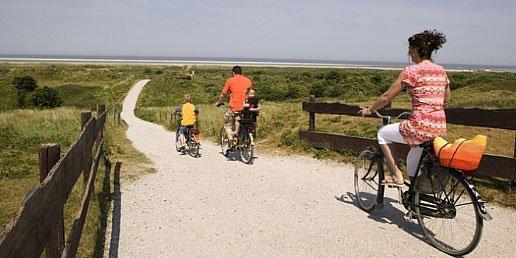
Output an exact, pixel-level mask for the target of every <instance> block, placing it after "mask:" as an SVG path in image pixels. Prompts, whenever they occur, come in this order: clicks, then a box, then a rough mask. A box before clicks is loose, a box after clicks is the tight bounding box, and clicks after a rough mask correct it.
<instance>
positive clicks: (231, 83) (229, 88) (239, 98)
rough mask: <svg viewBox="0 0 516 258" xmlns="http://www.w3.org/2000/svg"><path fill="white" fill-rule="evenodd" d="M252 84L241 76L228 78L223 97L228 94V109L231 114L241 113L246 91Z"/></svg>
mask: <svg viewBox="0 0 516 258" xmlns="http://www.w3.org/2000/svg"><path fill="white" fill-rule="evenodd" d="M252 86H253V83H252V82H251V80H249V79H248V78H247V77H245V76H243V75H240V74H239V75H235V76H233V77H231V78H229V79H228V80H227V81H226V84H224V90H222V93H223V94H224V95H226V94H228V93H230V94H231V95H230V97H229V109H231V111H233V112H238V111H241V110H242V109H243V108H244V101H245V99H246V94H245V93H246V91H247V89H249V88H251V87H252Z"/></svg>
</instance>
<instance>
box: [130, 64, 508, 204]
mask: <svg viewBox="0 0 516 258" xmlns="http://www.w3.org/2000/svg"><path fill="white" fill-rule="evenodd" d="M225 70H226V68H218V70H217V68H197V69H196V77H195V78H194V79H193V80H185V79H181V78H180V77H178V76H173V75H161V76H157V78H155V79H154V80H153V81H151V82H149V84H148V86H146V88H145V89H144V90H143V92H142V97H141V98H140V101H139V102H138V109H137V112H136V113H137V115H138V116H139V117H142V118H143V119H146V120H148V121H153V122H157V123H161V124H164V125H165V126H167V127H168V128H171V129H172V128H174V127H175V125H174V124H173V123H172V122H171V121H169V120H165V119H164V118H165V114H170V112H171V111H172V110H173V106H174V105H177V104H180V101H181V97H182V95H183V94H185V93H191V94H192V95H193V97H194V102H195V103H202V104H198V106H199V108H200V126H201V131H202V133H203V136H204V138H208V139H211V140H214V141H216V140H217V139H216V138H217V136H218V132H219V130H220V127H221V123H222V120H223V114H224V109H221V108H219V109H217V108H214V107H213V106H212V105H209V103H213V102H214V101H215V99H216V96H217V94H218V92H219V91H220V88H221V87H222V85H223V82H224V78H225V76H224V75H225V74H226V71H225ZM217 71H218V72H217ZM246 72H247V73H248V74H249V77H251V78H254V79H256V78H259V80H258V81H256V80H255V86H256V88H257V90H258V92H259V94H260V95H259V97H260V98H262V99H266V101H265V102H264V103H263V105H262V112H261V114H260V116H259V121H258V137H257V138H258V139H257V141H258V144H257V147H258V148H259V151H269V152H274V153H295V154H308V155H311V156H313V157H316V158H329V159H333V160H338V161H345V162H352V161H353V159H354V158H353V156H352V155H349V154H345V155H342V153H337V152H334V151H330V150H324V149H314V148H311V147H309V146H307V145H306V144H304V143H303V142H301V141H300V140H299V138H298V137H297V132H298V131H299V129H305V128H307V126H308V114H307V113H304V112H303V111H302V110H301V104H300V100H301V97H304V96H307V95H308V94H309V93H313V92H314V89H311V85H323V86H322V87H323V88H324V92H323V94H322V95H323V97H321V98H319V99H321V100H323V101H324V100H326V101H340V102H344V103H352V104H370V103H371V101H373V100H374V98H375V97H376V94H379V92H381V91H382V90H383V89H385V87H386V86H387V85H388V81H387V80H388V79H392V78H394V77H395V75H396V73H398V72H395V71H394V72H393V71H362V70H347V69H343V70H331V69H309V68H298V69H292V68H251V69H246ZM257 76H259V77H257ZM297 77H301V78H304V79H305V82H303V83H301V82H299V80H298V79H296V78H297ZM449 77H450V78H451V80H452V88H453V89H454V90H453V91H452V97H453V102H452V105H453V106H456V107H481V108H488V109H489V108H516V102H515V101H514V99H516V75H515V74H510V73H484V72H481V73H462V72H461V73H450V74H449ZM350 78H351V79H355V80H358V81H359V82H361V83H364V85H366V86H367V87H368V88H369V90H367V91H365V93H364V92H363V91H361V89H360V88H358V86H357V85H353V84H352V83H350V82H348V80H351V79H350ZM371 82H378V84H374V85H371ZM345 83H349V85H348V86H349V88H346V90H341V91H337V90H335V89H332V88H331V86H328V85H333V86H335V85H340V86H341V87H345V85H346V84H345ZM266 85H267V86H266ZM270 85H274V87H276V86H277V87H276V88H277V89H278V90H277V91H275V92H273V93H271V89H273V87H272V86H270ZM264 87H265V89H264ZM285 87H286V88H287V90H284V88H285ZM289 87H292V88H294V89H297V90H293V91H294V92H302V96H301V97H299V98H298V99H297V100H290V101H281V102H274V101H267V99H271V95H270V94H272V99H279V100H283V99H281V98H278V96H282V93H281V92H283V93H284V92H288V91H289V90H288V88H289ZM335 92H344V93H343V94H342V95H341V96H338V97H332V98H330V97H325V96H324V95H327V96H334V95H335V94H333V95H332V94H331V93H335ZM287 95H288V94H287ZM299 95H301V93H299ZM337 95H338V94H337ZM284 97H285V98H284V99H289V98H288V97H286V96H284ZM393 106H395V107H404V108H408V107H410V104H409V96H408V95H407V94H406V93H402V95H401V96H399V97H398V98H397V99H396V101H395V102H394V103H393ZM316 119H317V122H316V127H317V130H319V131H323V132H333V133H342V134H346V135H352V136H363V137H370V138H374V137H375V136H376V131H377V128H378V124H379V121H378V120H376V119H362V118H360V117H349V116H333V115H317V116H316ZM476 134H485V135H487V136H488V141H489V142H488V150H487V152H488V153H494V154H502V155H506V156H512V155H513V151H514V150H513V148H514V145H513V141H512V140H511V141H507V140H506V139H513V138H514V132H512V131H509V130H500V129H491V128H480V127H467V126H458V125H449V135H448V137H447V138H448V139H456V138H459V137H472V136H474V135H476ZM477 185H478V186H479V188H480V191H481V193H482V195H483V197H485V198H486V199H488V200H491V201H496V202H499V203H502V204H505V205H508V206H512V207H516V193H514V192H513V191H511V190H510V189H508V188H507V183H506V182H503V181H497V180H481V182H480V181H478V182H477ZM492 189H499V190H492Z"/></svg>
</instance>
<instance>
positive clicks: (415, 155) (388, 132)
mask: <svg viewBox="0 0 516 258" xmlns="http://www.w3.org/2000/svg"><path fill="white" fill-rule="evenodd" d="M377 137H378V144H391V143H393V142H397V143H403V144H407V142H405V139H403V136H402V135H401V133H400V123H395V124H390V125H386V126H384V127H382V128H380V130H378V134H377ZM421 154H423V148H421V147H411V148H410V151H409V153H408V155H407V170H408V174H409V176H414V175H416V171H417V165H418V164H419V159H420V158H421Z"/></svg>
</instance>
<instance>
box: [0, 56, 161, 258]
mask: <svg viewBox="0 0 516 258" xmlns="http://www.w3.org/2000/svg"><path fill="white" fill-rule="evenodd" d="M153 71H154V70H150V71H149V70H148V69H146V68H145V67H143V66H121V65H114V66H101V65H75V64H70V65H50V64H0V230H3V228H4V226H5V224H7V223H8V222H9V221H10V220H11V219H12V218H13V217H14V216H15V214H16V213H17V212H18V210H19V209H20V205H21V203H22V201H23V198H24V196H25V195H26V193H27V191H28V190H29V189H30V188H31V187H33V186H35V185H37V184H38V183H39V181H38V180H39V174H38V146H39V145H40V144H44V143H51V142H53V143H59V144H60V145H61V151H62V153H65V152H66V151H67V150H68V148H69V146H70V145H71V144H72V143H73V142H74V141H75V140H76V139H77V137H78V135H79V133H80V112H81V111H89V110H93V109H94V108H95V105H96V104H99V103H106V104H107V105H108V107H107V108H108V110H109V111H112V110H113V107H114V105H115V104H117V103H120V101H121V100H122V99H123V97H124V96H125V94H126V92H127V91H128V90H129V88H130V86H132V85H133V84H134V83H135V82H136V80H137V78H145V77H146V76H147V75H148V74H152V73H153ZM21 75H30V76H33V77H34V78H36V80H37V81H38V85H39V86H50V87H54V88H56V89H57V90H58V91H59V92H60V94H61V96H62V97H63V99H64V107H62V108H58V109H52V110H33V109H16V105H15V98H16V92H15V91H14V89H13V87H12V85H10V81H11V80H12V78H13V77H14V76H21ZM126 128H127V126H126V125H125V124H123V123H121V124H118V123H114V121H113V119H112V116H111V113H110V116H109V118H108V123H107V124H106V125H105V138H106V145H105V151H106V152H107V153H108V154H109V156H110V159H111V161H112V162H113V163H114V162H115V161H121V162H122V172H121V174H122V177H124V178H135V177H137V176H139V175H141V174H144V173H148V172H152V166H151V164H150V163H149V161H148V160H147V159H146V158H145V156H143V155H142V154H141V153H139V152H138V151H136V150H135V149H134V148H133V147H132V145H131V143H130V142H129V141H128V140H126V139H125V130H126ZM113 167H114V164H113ZM103 170H104V166H103V164H101V165H100V166H99V171H98V174H97V178H96V181H95V192H94V195H93V196H92V198H91V201H90V207H89V210H88V217H87V219H86V224H85V228H84V231H83V235H82V238H81V242H80V246H79V251H78V257H92V256H94V257H100V256H102V255H103V254H102V251H103V247H104V242H103V240H104V234H105V229H106V228H105V227H106V219H107V217H108V214H106V212H107V210H106V209H108V208H109V204H110V202H111V198H112V193H111V190H112V187H111V188H110V187H109V185H107V186H108V187H106V184H105V182H104V171H103ZM111 173H112V171H111ZM82 180H83V179H82V178H79V180H78V182H77V183H76V185H75V187H74V188H73V190H72V193H71V194H70V196H69V199H68V201H67V203H66V205H65V209H64V212H65V214H64V219H65V227H66V228H65V235H68V233H69V228H70V226H71V222H72V220H73V218H74V217H75V216H76V215H77V212H78V211H79V209H80V205H81V201H82V193H83V184H82ZM112 180H113V176H112V175H111V184H112Z"/></svg>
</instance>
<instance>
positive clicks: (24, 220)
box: [0, 105, 106, 257]
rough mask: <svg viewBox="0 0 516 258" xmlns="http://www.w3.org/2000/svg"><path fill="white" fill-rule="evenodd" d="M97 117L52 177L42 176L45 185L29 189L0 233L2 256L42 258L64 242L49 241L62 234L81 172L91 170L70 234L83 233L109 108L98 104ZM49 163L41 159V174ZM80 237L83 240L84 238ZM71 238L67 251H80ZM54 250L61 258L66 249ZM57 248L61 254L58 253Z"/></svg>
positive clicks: (54, 255)
mask: <svg viewBox="0 0 516 258" xmlns="http://www.w3.org/2000/svg"><path fill="white" fill-rule="evenodd" d="M97 114H100V115H98V117H91V115H90V119H89V120H87V123H86V124H84V127H83V130H82V132H81V134H80V136H79V138H78V139H77V141H76V142H75V143H74V144H72V146H71V147H70V150H69V151H68V152H67V153H66V154H65V155H64V156H62V157H61V158H59V160H58V161H57V163H55V165H53V166H52V168H51V169H50V171H49V173H48V175H46V177H42V179H43V178H44V180H43V182H42V183H41V184H39V185H38V186H36V187H34V188H33V189H31V190H29V192H28V193H27V195H26V196H25V199H24V201H23V204H22V207H21V209H20V211H19V212H18V214H17V216H16V217H15V218H14V219H13V220H12V221H11V222H10V223H9V224H8V225H7V226H6V228H5V230H4V231H3V232H2V233H0V257H39V256H40V255H41V253H42V252H43V249H44V248H45V246H47V245H55V244H56V242H57V243H59V242H62V239H61V240H57V241H55V239H54V241H49V239H51V236H52V235H53V234H54V233H53V232H54V231H56V228H57V230H58V231H62V229H59V227H62V224H61V223H62V213H63V207H64V205H65V203H66V201H67V200H68V196H69V195H70V192H71V191H72V189H73V187H74V185H75V184H76V182H77V181H78V179H79V177H80V175H81V173H83V171H87V173H84V175H85V176H87V182H88V184H87V185H85V189H87V191H86V194H85V198H84V200H83V206H82V207H83V209H81V213H80V217H79V218H78V220H77V219H76V222H74V226H73V227H72V231H71V234H70V235H71V236H74V235H76V234H79V235H80V234H81V232H82V224H83V223H84V219H85V212H86V211H87V208H88V203H89V197H90V195H91V191H92V190H93V189H90V188H93V184H94V181H95V175H96V170H97V168H98V157H99V156H100V153H101V152H102V146H103V144H102V143H103V141H102V130H103V128H104V123H105V121H106V112H105V106H103V105H98V107H97ZM81 117H82V116H81ZM83 123H84V121H83ZM94 145H96V147H97V148H96V150H95V152H96V154H97V155H96V157H95V162H94V164H93V165H92V164H91V155H92V149H93V147H94ZM58 155H59V154H58ZM45 160H46V158H42V156H40V171H44V170H45V169H42V167H45V166H46V165H47V164H46V163H45V165H43V166H42V164H41V162H43V161H45ZM86 187H87V188H86ZM83 212H84V216H83ZM76 224H81V225H80V229H77V228H78V227H79V226H76ZM57 235H58V236H59V235H61V236H59V237H60V238H63V239H64V234H57ZM78 238H79V239H80V236H79V237H78ZM70 239H71V240H69V241H68V243H67V245H66V246H65V247H64V248H65V249H66V250H73V248H76V247H75V246H74V245H75V243H76V241H77V242H78V240H76V241H75V240H74V238H70ZM72 244H74V245H72ZM70 247H71V248H70ZM50 249H51V250H54V251H53V252H48V250H49V248H48V247H47V255H48V256H50V257H59V256H61V254H60V253H61V250H63V246H59V247H57V248H56V247H55V246H51V248H50ZM56 249H57V251H55V250H56ZM75 250H76V249H75ZM67 254H68V253H63V257H74V255H75V252H74V253H72V252H70V255H67Z"/></svg>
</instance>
